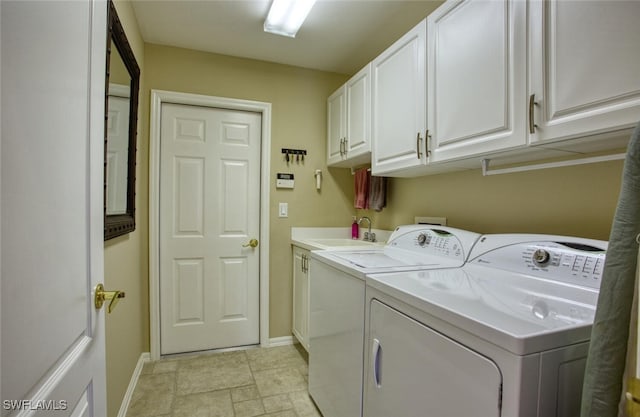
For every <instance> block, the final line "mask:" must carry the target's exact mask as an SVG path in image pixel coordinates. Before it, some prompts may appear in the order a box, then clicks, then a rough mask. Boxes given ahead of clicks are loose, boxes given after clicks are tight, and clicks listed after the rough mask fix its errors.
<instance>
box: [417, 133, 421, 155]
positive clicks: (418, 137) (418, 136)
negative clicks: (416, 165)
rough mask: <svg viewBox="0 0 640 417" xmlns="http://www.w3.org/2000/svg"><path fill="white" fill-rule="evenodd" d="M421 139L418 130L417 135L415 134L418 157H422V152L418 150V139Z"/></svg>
mask: <svg viewBox="0 0 640 417" xmlns="http://www.w3.org/2000/svg"><path fill="white" fill-rule="evenodd" d="M421 140H422V138H421V137H420V132H418V135H417V136H416V152H417V154H418V159H422V152H420V141H421Z"/></svg>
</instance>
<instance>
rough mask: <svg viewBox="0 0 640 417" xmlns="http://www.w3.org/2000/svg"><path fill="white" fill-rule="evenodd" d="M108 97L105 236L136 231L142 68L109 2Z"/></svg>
mask: <svg viewBox="0 0 640 417" xmlns="http://www.w3.org/2000/svg"><path fill="white" fill-rule="evenodd" d="M108 22H109V26H108V37H107V60H106V61H107V66H106V98H105V112H106V115H105V171H104V239H105V240H108V239H112V238H114V237H117V236H120V235H123V234H126V233H130V232H132V231H133V230H135V180H136V176H135V174H136V172H135V169H136V134H137V125H138V89H139V83H140V68H139V67H138V63H137V62H136V58H135V56H134V55H133V51H132V50H131V46H130V45H129V41H128V40H127V37H126V35H125V33H124V29H123V28H122V24H121V23H120V19H119V18H118V14H117V13H116V9H115V7H114V5H113V2H111V1H110V2H109V18H108Z"/></svg>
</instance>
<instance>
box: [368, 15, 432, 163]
mask: <svg viewBox="0 0 640 417" xmlns="http://www.w3.org/2000/svg"><path fill="white" fill-rule="evenodd" d="M426 37H427V29H426V21H424V20H423V21H422V22H420V23H419V24H418V25H417V26H416V27H414V28H413V29H412V30H410V31H409V32H407V33H406V34H405V35H404V36H403V37H402V38H400V39H399V40H398V41H396V43H394V44H393V45H392V46H391V47H389V48H388V49H387V50H386V51H384V52H383V53H382V54H380V55H379V56H378V57H377V58H376V59H375V60H374V61H373V63H372V69H371V71H372V76H371V77H372V88H371V100H372V115H371V117H372V121H373V124H372V131H371V134H372V166H371V173H372V174H376V175H377V174H384V173H388V172H393V171H396V170H399V169H404V168H412V167H417V166H421V165H424V164H425V163H426V153H425V152H424V149H425V148H424V142H422V143H420V142H421V141H419V140H418V135H420V137H421V138H422V139H423V140H424V134H425V129H426V125H427V123H426V119H427V109H426V106H427V104H426V101H427V98H426V97H427V88H426V83H427V79H426V78H427V75H426V65H427V59H426V49H427V47H426Z"/></svg>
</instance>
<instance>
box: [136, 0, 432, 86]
mask: <svg viewBox="0 0 640 417" xmlns="http://www.w3.org/2000/svg"><path fill="white" fill-rule="evenodd" d="M441 3H442V1H436V0H414V1H404V0H318V1H317V3H316V4H315V5H314V6H313V8H312V9H311V13H310V14H309V16H308V17H307V20H306V21H305V22H304V24H303V25H302V28H301V29H300V31H298V34H297V35H296V37H295V38H287V37H283V36H277V35H273V34H269V33H265V32H264V31H263V29H262V26H263V23H264V19H265V17H266V16H267V12H268V10H269V6H270V4H271V0H198V1H194V0H132V4H133V9H134V12H135V14H136V18H137V20H138V25H139V27H140V31H141V32H142V37H143V38H144V41H145V42H148V43H154V44H160V45H168V46H176V47H180V48H188V49H195V50H199V51H206V52H213V53H218V54H224V55H231V56H237V57H243V58H251V59H257V60H262V61H270V62H276V63H280V64H287V65H294V66H298V67H304V68H312V69H317V70H323V71H330V72H337V73H342V74H354V73H355V72H357V71H358V70H359V69H360V68H362V67H363V66H364V65H365V64H366V63H368V62H369V61H371V60H372V59H373V58H375V57H376V56H377V55H378V54H379V53H380V52H382V51H383V50H384V49H385V48H386V47H388V46H389V45H391V44H392V43H393V42H394V41H395V40H396V39H398V38H399V37H400V36H402V34H403V33H405V32H406V31H408V30H409V29H411V28H412V27H413V26H414V25H415V24H417V23H418V22H419V21H420V20H422V19H423V18H424V17H425V16H427V15H428V14H429V13H430V12H431V11H433V10H434V9H435V8H436V7H438V6H439V5H440V4H441Z"/></svg>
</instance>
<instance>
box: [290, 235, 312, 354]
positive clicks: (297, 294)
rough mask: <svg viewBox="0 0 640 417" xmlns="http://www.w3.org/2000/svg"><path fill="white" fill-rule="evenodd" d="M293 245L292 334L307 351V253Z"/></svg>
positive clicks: (305, 250)
mask: <svg viewBox="0 0 640 417" xmlns="http://www.w3.org/2000/svg"><path fill="white" fill-rule="evenodd" d="M292 247H293V329H292V332H293V335H294V336H295V337H296V338H297V339H298V341H299V342H300V344H301V345H302V346H303V347H304V348H305V349H306V350H307V351H309V254H310V252H309V251H308V250H307V249H303V248H301V247H298V246H292Z"/></svg>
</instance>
